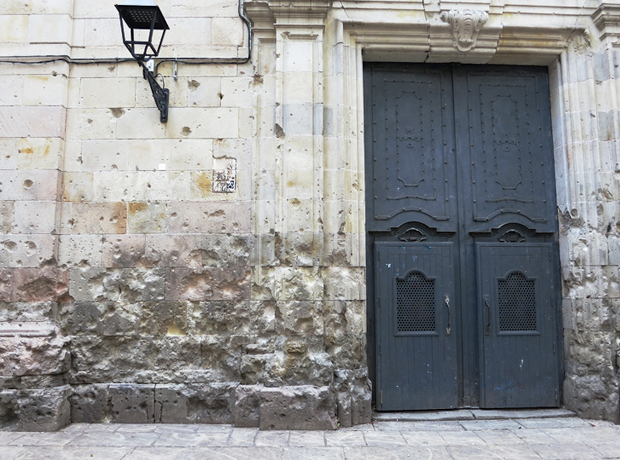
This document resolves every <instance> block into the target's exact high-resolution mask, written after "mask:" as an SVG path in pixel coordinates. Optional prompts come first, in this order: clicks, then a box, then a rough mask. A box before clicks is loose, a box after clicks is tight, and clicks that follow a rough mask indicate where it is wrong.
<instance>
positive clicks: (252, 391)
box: [233, 385, 263, 427]
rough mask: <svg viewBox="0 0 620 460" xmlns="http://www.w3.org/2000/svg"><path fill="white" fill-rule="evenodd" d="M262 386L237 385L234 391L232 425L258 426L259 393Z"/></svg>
mask: <svg viewBox="0 0 620 460" xmlns="http://www.w3.org/2000/svg"><path fill="white" fill-rule="evenodd" d="M262 389H263V386H262V385H239V386H238V387H237V389H236V391H235V410H234V417H233V423H234V425H235V426H239V427H258V426H259V425H260V392H261V390H262Z"/></svg>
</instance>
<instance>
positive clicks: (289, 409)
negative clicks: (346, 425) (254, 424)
mask: <svg viewBox="0 0 620 460" xmlns="http://www.w3.org/2000/svg"><path fill="white" fill-rule="evenodd" d="M260 398H261V401H260V428H261V430H335V429H336V427H337V422H336V402H335V400H334V395H333V394H332V392H331V391H330V390H329V388H328V387H314V386H310V385H303V386H292V387H291V386H284V387H279V388H263V389H262V390H261V392H260Z"/></svg>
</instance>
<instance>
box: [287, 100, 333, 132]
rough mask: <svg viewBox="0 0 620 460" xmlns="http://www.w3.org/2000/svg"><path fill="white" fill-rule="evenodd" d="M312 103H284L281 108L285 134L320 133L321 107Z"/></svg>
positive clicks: (321, 124)
mask: <svg viewBox="0 0 620 460" xmlns="http://www.w3.org/2000/svg"><path fill="white" fill-rule="evenodd" d="M314 109H315V107H314V105H313V104H312V103H298V104H292V103H291V104H285V105H284V108H283V110H282V112H283V114H284V115H283V118H284V120H283V122H284V126H282V128H283V129H284V133H285V135H287V136H295V135H298V136H303V135H305V136H312V135H315V134H316V135H320V134H322V130H323V120H322V117H323V108H322V107H317V110H316V111H315V110H314Z"/></svg>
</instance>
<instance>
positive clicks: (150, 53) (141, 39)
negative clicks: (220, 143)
mask: <svg viewBox="0 0 620 460" xmlns="http://www.w3.org/2000/svg"><path fill="white" fill-rule="evenodd" d="M115 6H116V9H117V10H118V13H119V15H120V20H121V33H122V34H123V43H124V44H125V46H126V47H127V49H128V50H129V52H130V53H131V55H132V56H133V57H134V59H135V60H136V61H137V62H138V65H140V67H142V75H143V76H144V79H145V80H148V82H149V85H150V87H151V92H152V93H153V98H154V99H155V104H156V105H157V108H158V109H159V112H160V117H159V119H160V121H161V122H162V123H166V122H167V121H168V102H169V98H170V91H169V90H168V89H165V88H162V87H161V86H159V83H157V80H156V79H155V75H153V72H151V71H150V70H149V69H148V68H147V67H146V65H145V62H146V61H148V60H149V59H150V58H154V57H156V56H157V55H158V54H159V50H160V49H161V45H162V43H163V42H164V35H166V30H168V29H169V28H170V27H168V24H167V23H166V19H165V18H164V15H163V14H162V12H161V10H160V9H159V7H158V6H157V5H156V4H155V1H154V0H125V1H124V2H123V3H122V4H120V5H115ZM125 28H128V29H129V33H126V31H125ZM155 31H158V33H161V37H160V39H159V44H157V45H155V44H154V42H153V38H154V36H155ZM160 31H161V32H160ZM128 37H129V38H128Z"/></svg>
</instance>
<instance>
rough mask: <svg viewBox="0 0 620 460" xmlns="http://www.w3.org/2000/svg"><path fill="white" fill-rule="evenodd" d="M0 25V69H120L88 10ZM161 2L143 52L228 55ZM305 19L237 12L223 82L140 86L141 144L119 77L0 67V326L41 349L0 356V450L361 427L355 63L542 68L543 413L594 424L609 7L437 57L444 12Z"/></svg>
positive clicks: (610, 80)
mask: <svg viewBox="0 0 620 460" xmlns="http://www.w3.org/2000/svg"><path fill="white" fill-rule="evenodd" d="M1 3H2V4H1V5H0V47H1V48H2V49H5V48H6V50H8V51H7V52H6V53H8V54H12V55H15V56H31V57H32V59H29V60H34V61H39V60H40V58H41V55H49V56H54V55H58V56H67V55H70V56H72V57H75V58H83V57H89V58H91V57H93V58H96V59H98V58H105V59H106V60H109V59H110V58H111V57H116V56H118V57H127V56H128V54H127V52H126V50H125V49H124V47H123V46H122V44H121V43H120V42H119V40H118V30H117V28H118V21H112V17H113V16H114V14H113V13H114V12H113V8H112V9H111V8H110V5H109V4H106V2H92V1H91V0H73V1H72V2H67V1H65V2H1ZM70 3H71V5H69V4H70ZM95 3H96V5H95ZM162 3H163V5H160V6H161V7H162V9H163V10H164V11H163V12H164V15H165V16H166V17H167V18H170V20H171V22H173V23H174V24H175V25H174V30H173V31H172V32H171V33H170V34H169V35H170V40H171V41H170V42H168V41H166V42H165V45H164V48H163V49H162V53H164V54H163V55H165V56H171V55H172V54H175V55H183V53H185V54H186V55H192V56H211V57H220V58H224V57H231V56H232V57H235V58H237V57H239V56H244V55H245V54H244V53H245V52H246V51H247V49H248V46H247V43H246V42H245V41H244V40H245V39H246V38H247V35H248V34H247V32H244V29H243V24H242V21H241V20H240V19H239V18H238V16H237V2H236V0H225V1H223V2H221V3H218V4H217V5H215V6H214V5H212V4H209V5H206V4H205V5H202V4H199V3H200V2H196V1H194V0H178V1H175V2H172V3H171V2H162ZM311 3H312V5H309V4H306V3H304V2H288V3H286V4H284V3H282V2H280V3H278V2H270V1H266V2H264V1H251V0H247V1H246V2H245V7H246V11H247V14H248V16H249V17H250V18H251V20H252V21H253V24H254V33H253V34H252V36H253V39H254V43H253V53H254V54H253V56H252V59H251V60H250V61H249V62H240V61H241V59H239V62H238V63H237V64H223V63H221V64H209V65H203V64H201V65H189V64H184V63H179V65H178V66H177V67H178V68H176V67H174V68H173V66H172V65H171V64H169V63H164V64H162V65H161V66H160V67H159V68H158V71H159V72H160V73H161V75H162V76H163V78H164V79H165V83H166V85H167V88H169V89H170V97H171V109H170V117H169V121H168V122H167V123H165V124H163V123H160V122H159V121H158V120H159V118H158V117H159V113H158V111H157V109H156V108H155V107H154V103H153V100H152V97H151V94H150V89H149V87H148V84H147V83H146V82H145V81H144V79H143V76H142V74H141V72H140V71H139V69H138V68H137V67H136V65H135V63H132V62H112V63H110V62H106V63H97V64H87V65H77V64H69V63H67V62H64V61H62V60H60V61H54V62H47V63H44V64H36V65H30V64H29V65H25V64H8V63H0V87H1V88H3V91H2V92H0V321H1V322H6V323H9V324H10V325H11V327H13V326H15V327H17V326H18V325H19V324H22V323H25V322H29V323H41V324H44V325H53V328H54V333H53V334H50V335H45V336H28V335H23V334H22V335H20V334H13V335H6V336H5V335H2V334H1V333H0V425H1V426H2V427H3V428H6V429H45V430H54V429H58V428H60V427H62V426H64V425H65V424H66V423H68V422H69V421H72V422H75V423H84V422H88V423H90V422H97V423H99V422H110V421H118V422H124V423H125V422H126V423H148V424H155V423H160V422H167V423H183V424H198V423H234V424H236V425H238V426H242V427H248V426H251V427H257V426H259V427H261V429H273V428H278V427H282V428H295V429H311V428H312V429H333V428H334V427H335V426H336V425H337V423H338V422H339V423H340V425H341V426H357V425H363V424H367V423H369V422H370V420H371V407H372V384H371V380H372V378H373V374H374V369H373V366H374V363H373V362H372V360H370V362H369V360H368V358H367V355H368V350H369V349H372V348H373V347H374V343H373V342H372V340H373V333H372V331H369V330H368V327H369V326H370V327H373V324H372V323H371V322H370V323H369V318H367V303H366V288H367V283H368V280H367V279H366V243H365V200H366V198H365V190H364V183H365V179H364V177H365V161H364V142H365V141H366V140H365V138H364V136H365V129H366V128H365V127H364V124H363V109H364V107H363V101H364V90H363V88H364V85H363V72H361V69H363V65H364V60H366V61H372V60H381V61H386V60H394V61H399V62H400V61H406V62H459V63H463V64H512V65H515V64H517V65H530V64H531V65H542V66H546V67H547V68H548V69H549V83H550V89H551V107H552V114H551V115H552V122H553V136H554V148H555V159H556V161H555V163H556V164H555V171H556V190H557V206H558V212H559V228H560V232H559V246H560V259H561V260H560V267H558V275H559V277H558V279H561V283H562V295H563V301H562V314H561V323H562V329H563V343H564V347H563V350H561V351H563V356H562V359H563V366H564V372H565V381H564V385H563V392H562V397H563V401H562V403H563V404H564V405H565V406H566V407H567V408H569V409H571V410H574V411H576V412H577V413H578V414H580V415H581V416H583V417H591V418H595V419H605V420H611V421H615V422H620V401H619V393H618V388H619V387H620V370H619V369H620V275H619V267H620V221H619V219H618V216H619V215H620V208H619V203H620V180H619V171H620V150H619V149H618V140H619V138H620V132H619V130H618V126H619V125H618V120H619V119H620V115H619V109H620V101H619V100H618V94H620V93H619V91H618V81H620V66H619V63H620V51H619V50H618V48H617V42H618V40H620V25H619V24H618V20H617V17H618V5H617V4H616V3H615V2H602V1H600V0H592V1H589V2H585V3H584V2H581V3H580V4H579V8H575V7H574V5H572V3H571V2H568V3H566V2H564V3H566V4H564V3H562V4H561V5H555V4H554V5H551V4H550V2H548V1H542V0H540V1H536V0H532V1H528V2H522V1H516V0H514V1H513V0H505V1H501V2H489V1H488V0H472V1H469V2H467V5H461V6H462V7H463V8H465V6H466V7H467V9H473V10H481V11H484V12H485V13H488V15H489V20H488V21H487V23H486V24H485V25H484V26H483V27H482V28H481V30H480V31H479V35H478V36H477V38H476V39H475V40H473V43H472V45H473V46H472V49H471V50H470V51H468V52H466V53H462V52H459V51H458V50H457V49H456V48H454V36H453V30H451V28H450V27H449V26H448V25H447V24H444V23H443V22H441V21H440V17H441V15H442V13H447V12H449V11H450V10H452V9H455V8H456V9H458V8H460V6H459V5H457V4H458V3H459V2H447V1H444V0H441V1H440V0H433V1H425V2H348V3H347V2H345V4H343V5H340V6H336V5H331V3H330V2H326V1H316V2H311ZM569 3H571V4H570V5H569ZM573 3H574V2H573ZM582 3H583V5H582ZM341 6H342V7H341ZM345 10H346V11H345ZM345 12H346V14H345ZM291 17H294V18H295V21H294V22H295V23H294V24H291V22H290V21H289V19H290V18H291ZM108 29H109V30H108ZM67 31H74V32H73V33H72V34H70V33H68V32H67ZM167 38H168V37H167ZM362 49H363V50H364V54H363V56H362V53H360V50H362ZM173 51H174V53H173ZM6 53H5V54H6ZM175 69H176V70H175ZM173 76H174V78H171V77H173ZM222 165H231V168H230V171H229V172H230V175H231V177H230V178H231V179H232V178H233V171H232V169H233V168H232V165H234V180H235V183H234V187H233V186H232V182H231V184H230V185H231V186H230V187H226V190H225V191H226V193H218V190H219V191H222V190H223V189H222V187H219V186H218V185H217V183H216V182H217V181H218V178H219V176H221V174H220V173H221V172H222V171H221V168H222ZM46 327H47V326H46ZM559 353H560V350H558V354H559ZM369 365H370V367H369ZM36 407H39V408H40V410H37V409H36ZM20 427H21V428H20ZM353 437H354V438H355V436H353ZM335 439H336V438H333V440H335ZM356 439H357V438H356ZM326 440H327V441H328V442H329V437H326ZM341 441H342V442H343V443H344V442H345V441H346V442H348V441H347V440H344V439H343V440H341ZM351 442H353V441H351ZM289 447H290V446H289ZM291 449H292V447H291ZM355 449H357V446H351V447H344V448H343V449H341V450H338V451H337V452H336V451H328V452H329V453H330V454H333V455H334V458H339V457H342V456H343V455H345V454H346V455H349V454H352V453H355V452H356V451H355ZM376 449H377V450H376V452H374V453H368V452H365V453H361V454H360V455H362V456H363V455H368V456H371V455H375V456H383V455H388V454H387V453H386V452H385V451H384V450H382V449H383V448H381V447H376ZM611 449H612V447H609V450H611ZM16 452H18V451H16ZM110 452H111V453H110V457H111V458H113V457H114V456H115V455H116V456H118V457H121V456H123V455H126V453H127V452H126V451H124V450H122V449H120V450H118V451H115V453H113V454H112V451H110ZM235 452H236V453H235V455H241V453H242V452H243V451H235ZM493 452H495V451H493ZM37 453H38V454H40V453H41V451H38V452H37ZM93 453H94V455H95V456H96V455H99V454H100V451H94V452H93ZM294 453H295V452H294V451H284V450H280V451H277V452H276V453H271V452H270V453H267V454H265V455H266V456H268V457H269V456H271V457H275V458H288V457H290V456H291V455H293V454H294ZM418 453H419V452H418V451H415V454H416V455H417V454H418ZM470 453H471V454H472V455H478V454H479V452H477V451H476V452H474V451H472V452H470ZM147 454H148V453H147ZM147 454H145V455H147ZM401 454H402V455H404V454H403V452H401V451H400V450H398V452H397V453H390V455H393V456H395V457H398V456H402V455H401ZM435 454H436V455H437V456H445V455H448V454H450V452H448V451H446V450H442V449H439V450H437V452H435ZM517 454H519V452H516V453H515V455H517ZM586 454H587V453H586ZM16 455H18V454H17V453H16ZM19 455H21V453H19ZM45 455H47V454H45ZM50 455H51V454H50ZM72 455H73V454H72ZM75 455H76V456H79V455H81V452H76V453H75ZM140 455H142V454H140V450H136V451H134V452H132V453H131V455H130V456H129V457H127V458H131V456H134V457H136V458H138V457H139V456H140ZM208 455H211V454H208ZM317 455H323V454H317V453H316V452H315V451H313V452H310V453H308V456H310V457H313V456H317ZM450 455H452V454H450ZM527 455H528V456H530V455H538V454H536V453H535V452H534V451H532V452H530V451H528V452H527ZM584 455H585V454H584ZM386 458H387V457H386Z"/></svg>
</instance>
